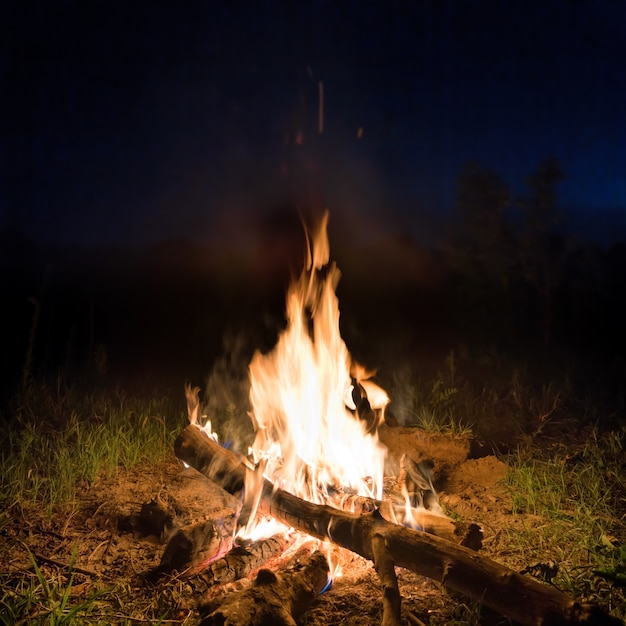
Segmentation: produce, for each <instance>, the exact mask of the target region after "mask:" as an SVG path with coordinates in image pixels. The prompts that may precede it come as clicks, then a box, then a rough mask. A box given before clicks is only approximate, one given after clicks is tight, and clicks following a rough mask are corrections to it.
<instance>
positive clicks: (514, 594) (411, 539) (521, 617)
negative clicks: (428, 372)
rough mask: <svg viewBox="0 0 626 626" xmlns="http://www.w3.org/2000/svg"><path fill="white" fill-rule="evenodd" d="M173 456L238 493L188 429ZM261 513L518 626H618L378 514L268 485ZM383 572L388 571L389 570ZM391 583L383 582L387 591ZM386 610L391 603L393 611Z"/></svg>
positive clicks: (236, 465) (235, 473)
mask: <svg viewBox="0 0 626 626" xmlns="http://www.w3.org/2000/svg"><path fill="white" fill-rule="evenodd" d="M174 449H175V453H176V456H177V457H178V458H179V459H181V460H182V461H184V462H185V463H187V465H190V466H191V467H193V468H195V469H196V470H198V471H199V472H201V473H202V474H204V475H205V476H207V477H208V478H210V479H211V480H213V481H214V482H216V483H217V484H218V485H219V486H221V487H222V488H223V489H225V490H226V491H229V492H230V493H232V494H239V493H240V492H241V490H243V486H244V484H243V483H244V475H245V470H244V466H243V464H242V463H241V462H240V461H239V460H238V458H237V457H236V456H235V455H234V454H233V453H232V452H230V451H229V450H226V449H225V448H222V447H221V446H219V444H217V443H216V442H214V441H213V440H211V439H209V437H207V435H206V434H205V433H204V432H202V431H200V430H199V429H198V428H197V427H196V426H191V425H190V426H188V427H187V428H185V429H184V430H183V431H182V432H181V433H180V435H179V436H178V438H177V439H176V442H175V444H174ZM259 508H260V511H261V512H263V513H266V514H269V515H271V516H273V517H275V518H276V519H278V520H279V521H282V522H284V523H285V524H287V525H289V526H291V527H293V528H296V529H297V530H300V531H302V532H305V533H307V534H309V535H311V536H313V537H316V538H318V539H322V540H325V539H330V540H331V541H332V542H334V543H335V544H337V545H338V546H341V547H343V548H347V549H348V550H351V551H352V552H355V553H357V554H359V555H361V556H363V557H365V558H366V559H369V560H371V561H374V562H375V561H376V558H375V550H374V546H376V549H379V547H380V542H381V541H384V544H385V549H386V551H387V553H388V555H389V559H390V560H391V561H392V562H393V563H394V564H395V565H396V566H399V567H404V568H406V569H408V570H410V571H413V572H415V573H416V574H420V575H421V576H426V577H428V578H431V579H434V580H438V581H440V582H441V583H443V585H444V586H445V587H446V588H447V589H449V590H451V591H456V592H458V593H460V594H462V595H464V596H467V597H469V598H471V599H472V600H475V601H477V602H479V603H481V604H483V605H484V606H486V607H488V608H490V609H493V610H494V611H496V612H497V613H500V614H501V615H506V616H507V617H509V618H510V619H512V620H513V621H516V622H518V623H520V624H529V625H537V626H539V625H542V626H545V625H547V624H550V625H552V626H559V625H566V624H588V625H592V624H598V625H600V624H607V625H609V624H611V625H613V624H614V625H616V626H617V625H620V624H621V625H622V626H623V624H622V622H621V620H617V619H616V618H613V617H611V616H609V615H607V614H606V613H604V612H603V611H602V610H601V609H600V608H599V607H597V606H595V605H592V604H581V603H579V602H577V601H576V600H574V599H573V598H571V597H569V596H568V595H566V594H564V593H562V592H560V591H558V590H557V589H555V588H553V587H549V586H547V585H545V584H542V583H540V582H538V581H536V580H533V579H532V578H528V577H526V576H523V575H521V574H518V573H517V572H515V571H513V570H511V569H509V568H507V567H505V566H504V565H501V564H499V563H497V562H495V561H493V560H491V559H489V558H487V557H483V556H480V555H479V554H477V553H476V552H473V551H472V550H470V549H468V548H466V547H464V546H460V545H457V544H455V543H453V542H451V541H447V540H445V539H442V538H440V537H437V536H435V535H430V534H428V533H425V532H421V531H417V530H412V529H410V528H405V527H403V526H399V525H398V524H393V523H390V522H388V521H386V520H385V519H383V518H382V517H381V515H380V513H379V512H378V511H376V512H374V513H369V514H364V515H355V514H352V513H346V512H344V511H339V510H337V509H333V508H332V507H329V506H325V505H316V504H312V503H310V502H306V501H304V500H301V499H300V498H297V497H296V496H294V495H293V494H290V493H288V492H286V491H283V490H281V489H278V488H275V487H274V485H272V483H270V482H269V481H267V480H266V481H264V483H263V493H262V495H261V502H260V507H259ZM379 564H381V569H382V570H384V571H387V569H386V567H387V566H386V564H384V566H383V564H382V563H381V561H380V558H379ZM388 582H389V581H387V583H388ZM390 604H391V603H390Z"/></svg>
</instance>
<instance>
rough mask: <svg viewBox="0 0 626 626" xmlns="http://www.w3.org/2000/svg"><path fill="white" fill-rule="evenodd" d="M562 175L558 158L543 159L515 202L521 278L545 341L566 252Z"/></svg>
mask: <svg viewBox="0 0 626 626" xmlns="http://www.w3.org/2000/svg"><path fill="white" fill-rule="evenodd" d="M564 177H565V175H564V173H563V170H562V168H561V165H560V163H559V162H558V160H557V159H555V158H553V157H550V158H548V159H546V160H545V161H543V163H541V164H540V165H539V167H538V168H537V170H536V171H535V173H534V174H532V175H531V176H529V177H528V178H527V179H526V186H527V187H528V189H529V192H530V193H529V195H527V196H525V197H521V198H519V199H518V202H517V205H518V208H519V209H520V211H521V224H520V234H519V243H518V249H519V260H520V267H521V272H522V279H523V280H524V281H525V283H526V284H527V285H528V286H529V287H530V288H531V290H532V292H533V293H534V297H535V299H536V315H537V324H538V330H539V332H540V335H541V338H542V339H543V342H544V343H545V344H547V343H549V342H550V340H551V338H552V331H553V326H554V322H555V316H556V309H555V299H556V296H557V290H558V288H559V287H560V285H561V282H562V278H563V271H564V267H565V261H566V258H567V255H568V251H569V246H568V245H567V242H566V240H565V238H564V236H563V234H562V233H561V232H560V231H559V225H560V214H559V210H558V206H557V192H556V185H557V184H558V183H559V182H560V181H561V180H563V178H564Z"/></svg>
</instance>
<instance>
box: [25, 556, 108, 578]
mask: <svg viewBox="0 0 626 626" xmlns="http://www.w3.org/2000/svg"><path fill="white" fill-rule="evenodd" d="M33 558H34V559H35V560H36V561H43V562H44V563H48V565H55V566H56V567H60V568H61V569H66V570H69V571H71V572H76V573H77V574H83V575H84V576H90V577H92V578H99V577H100V574H98V573H97V572H94V571H92V570H88V569H85V568H84V567H78V566H77V565H71V564H70V563H64V562H63V561H57V560H56V559H51V558H50V557H47V556H44V555H43V554H39V553H37V552H33Z"/></svg>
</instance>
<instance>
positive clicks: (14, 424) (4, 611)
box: [0, 353, 626, 624]
mask: <svg viewBox="0 0 626 626" xmlns="http://www.w3.org/2000/svg"><path fill="white" fill-rule="evenodd" d="M472 369H473V370H474V372H473V373H474V376H472V375H470V373H469V372H471V370H472ZM485 372H488V374H485ZM391 395H392V397H393V392H392V393H391ZM181 396H182V394H181ZM410 397H411V402H410V406H409V407H408V411H407V415H408V416H409V417H408V419H405V423H410V424H413V425H417V426H419V427H421V428H423V429H425V430H428V431H431V432H432V431H437V432H445V433H449V434H469V433H470V432H471V431H473V432H474V433H477V432H480V429H481V428H482V430H483V432H484V433H486V432H489V429H492V428H493V427H494V425H502V424H505V425H507V426H508V427H509V428H512V429H513V430H514V431H515V434H516V436H517V437H518V440H519V441H521V444H520V445H519V446H518V447H517V448H516V449H515V450H514V451H513V452H512V453H510V454H507V455H506V456H504V455H503V456H502V457H501V458H502V459H503V460H505V461H506V463H507V465H508V467H509V470H508V474H507V479H506V481H507V486H508V489H509V491H510V493H511V496H512V502H513V515H514V516H515V517H517V518H519V519H520V520H521V524H517V525H515V526H513V525H511V526H510V527H509V528H508V529H507V530H506V531H505V535H506V537H505V538H504V539H503V540H502V542H503V545H505V546H506V548H505V549H504V550H503V551H502V553H501V555H500V556H501V557H502V558H503V559H505V560H506V561H508V562H510V564H511V565H510V566H512V567H514V566H515V564H516V563H519V564H520V565H521V564H524V565H527V564H528V563H532V562H537V564H547V563H548V562H550V561H552V562H554V564H556V565H557V566H558V569H557V573H556V575H555V576H554V578H553V579H551V584H554V585H556V586H557V587H558V588H560V589H561V590H563V591H565V592H567V593H569V594H571V595H573V596H574V597H576V598H579V599H585V600H591V601H594V602H598V603H599V604H601V605H602V606H604V607H608V609H609V610H611V611H613V613H614V614H615V615H617V616H619V617H621V618H622V619H624V617H625V616H626V609H624V606H625V605H626V602H625V595H626V593H625V592H624V590H625V589H626V587H625V585H626V478H625V476H624V461H623V459H624V443H625V441H626V427H624V426H620V425H619V424H617V423H615V424H613V425H612V426H611V428H604V429H601V428H599V427H589V425H588V424H587V426H585V427H584V428H583V427H582V426H581V427H580V432H579V433H578V436H577V437H572V432H573V431H571V430H569V431H563V433H564V434H565V435H566V436H565V437H561V438H558V439H556V438H552V439H549V438H548V434H549V431H551V429H553V427H557V429H558V427H559V426H560V425H561V421H560V420H562V419H563V417H564V414H565V413H566V412H567V409H568V408H569V407H571V406H574V402H573V394H572V390H571V388H570V386H568V384H567V380H565V379H564V380H563V381H561V382H560V383H559V384H556V383H553V384H540V385H532V384H530V382H529V381H528V378H527V377H526V376H525V374H524V371H523V370H521V369H517V368H513V367H508V366H507V364H506V363H504V362H503V361H498V360H497V359H496V360H492V361H491V362H489V363H478V364H477V363H476V362H475V361H473V360H472V359H470V358H469V357H467V356H466V355H463V354H462V353H461V355H460V356H457V355H456V354H455V353H450V354H449V355H448V357H447V358H446V359H445V360H444V364H443V367H442V368H440V369H439V370H438V371H437V372H436V375H434V376H432V377H427V376H424V377H423V378H418V377H415V379H414V380H413V381H412V385H411V394H410ZM183 408H184V407H183V402H182V397H181V399H180V401H178V402H176V403H174V402H172V401H171V400H170V399H169V398H168V397H165V396H162V395H161V396H159V395H156V396H152V397H146V398H137V397H131V396H129V395H127V394H126V393H124V392H122V391H120V390H116V391H113V392H111V391H106V392H102V393H96V394H94V393H83V392H81V391H80V390H78V389H76V388H74V387H72V386H68V385H66V384H64V383H63V382H62V381H60V380H57V381H55V382H54V384H50V383H47V384H34V383H33V382H32V381H31V382H29V383H28V385H27V387H26V388H25V392H23V393H21V394H20V395H19V396H18V397H17V398H16V400H15V401H14V405H13V408H12V410H11V415H10V416H9V417H10V419H9V420H8V422H7V429H6V436H5V437H4V440H3V443H2V448H1V456H0V511H1V512H0V534H2V532H3V528H5V527H6V526H7V525H8V523H9V520H10V519H11V517H13V518H15V517H19V516H20V515H23V514H24V511H26V510H28V508H29V507H31V506H33V505H35V506H37V507H39V508H40V509H41V510H43V511H45V513H46V515H48V516H52V515H54V512H55V510H57V508H58V507H60V506H63V505H68V504H69V505H74V503H75V501H76V494H77V489H78V488H79V486H80V485H85V484H90V483H93V482H94V481H96V480H97V479H98V478H99V477H102V476H104V477H112V476H115V475H116V473H117V472H118V471H120V469H122V468H126V469H129V468H132V467H134V466H136V465H141V464H146V465H149V464H152V463H155V462H158V461H159V460H161V459H164V458H166V457H167V456H168V455H171V451H172V449H173V442H174V438H175V435H176V434H177V430H178V429H179V428H181V427H182V426H184V425H185V424H186V422H187V417H186V415H185V414H184V410H183ZM578 408H579V409H581V415H582V417H583V422H585V423H586V422H588V420H587V419H586V417H585V416H588V415H593V416H595V417H596V418H597V417H598V412H597V410H595V409H594V407H593V406H592V405H591V403H590V402H587V403H586V404H585V403H583V404H579V405H578ZM224 411H225V414H229V415H230V413H233V408H232V407H230V406H229V407H224ZM570 421H571V422H572V423H573V422H575V421H576V420H570ZM73 559H74V557H72V560H71V562H70V565H69V567H68V568H65V569H59V568H56V569H55V568H51V567H45V568H44V567H43V566H41V564H38V562H37V560H36V558H35V557H34V556H33V555H32V554H31V555H30V560H31V567H30V568H29V570H28V572H26V575H23V573H20V576H19V577H18V576H16V575H10V574H2V575H1V576H0V588H1V589H2V591H1V592H0V624H19V623H23V624H26V623H29V624H30V623H32V624H70V623H81V624H82V623H84V624H106V623H120V624H131V623H150V624H158V623H177V624H182V623H185V622H186V621H187V620H188V619H190V618H189V616H174V617H172V616H171V607H172V606H174V605H175V601H174V599H173V598H174V597H175V593H176V592H175V590H171V591H170V596H166V595H164V594H162V593H159V594H153V593H151V594H149V597H147V598H143V599H140V598H137V595H136V593H135V594H133V593H131V592H130V589H129V584H130V583H129V582H128V581H127V580H122V579H120V580H116V579H114V580H113V581H110V582H109V583H108V584H105V583H104V582H102V581H95V582H94V581H92V580H85V582H80V581H81V578H80V574H78V573H76V572H75V570H74V568H73V563H74V560H73ZM457 605H458V603H457ZM458 606H460V605H458ZM458 606H457V609H458ZM168 611H169V612H168ZM459 611H460V610H457V613H458V614H457V615H455V616H453V617H454V620H456V621H450V622H449V623H458V624H463V623H467V624H469V623H474V622H473V621H472V620H474V619H475V617H476V616H475V613H476V612H477V611H478V608H477V607H476V606H470V607H469V608H467V609H466V613H467V614H465V613H463V611H460V612H459ZM168 616H169V617H168ZM450 619H452V617H451V618H450Z"/></svg>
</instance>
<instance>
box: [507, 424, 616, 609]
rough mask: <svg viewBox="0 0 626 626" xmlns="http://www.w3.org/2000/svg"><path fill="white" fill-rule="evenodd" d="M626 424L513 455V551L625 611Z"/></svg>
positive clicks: (573, 589)
mask: <svg viewBox="0 0 626 626" xmlns="http://www.w3.org/2000/svg"><path fill="white" fill-rule="evenodd" d="M625 442H626V428H623V427H622V428H619V429H617V430H608V431H606V432H601V431H600V430H599V429H598V428H593V429H592V430H591V432H590V433H589V434H588V436H587V437H586V439H585V440H584V441H583V442H582V443H580V444H578V445H576V446H570V447H566V446H565V445H564V444H556V445H555V446H553V449H552V450H548V451H546V450H545V449H543V448H542V447H537V446H528V445H526V446H524V447H520V448H519V449H518V450H517V451H516V452H515V453H514V454H512V455H511V456H510V457H509V458H508V465H509V471H508V475H507V485H508V487H509V489H510V491H511V494H512V496H513V513H514V514H515V515H519V516H521V517H522V519H523V520H525V521H524V524H523V526H522V527H521V529H520V528H519V527H517V528H515V529H513V528H511V529H510V530H509V536H508V538H507V543H508V545H509V548H508V552H509V558H511V559H513V560H514V561H515V559H516V558H519V560H520V562H526V563H528V562H532V561H534V560H536V561H537V562H541V563H546V562H550V561H552V562H553V563H554V564H555V565H557V566H558V573H557V574H556V576H555V577H554V579H553V580H552V582H553V584H555V585H556V586H557V587H559V588H560V589H562V590H564V591H566V592H567V593H570V594H572V595H574V596H575V597H578V598H585V599H590V600H593V601H596V602H599V603H602V604H603V605H605V606H607V607H609V610H613V611H614V612H615V614H616V615H617V616H618V617H620V618H621V619H624V617H626V609H625V603H624V596H625V594H624V587H625V585H626V576H624V574H625V573H626V523H625V520H626V476H624V467H623V466H624V444H625Z"/></svg>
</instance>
